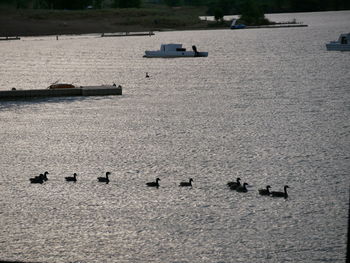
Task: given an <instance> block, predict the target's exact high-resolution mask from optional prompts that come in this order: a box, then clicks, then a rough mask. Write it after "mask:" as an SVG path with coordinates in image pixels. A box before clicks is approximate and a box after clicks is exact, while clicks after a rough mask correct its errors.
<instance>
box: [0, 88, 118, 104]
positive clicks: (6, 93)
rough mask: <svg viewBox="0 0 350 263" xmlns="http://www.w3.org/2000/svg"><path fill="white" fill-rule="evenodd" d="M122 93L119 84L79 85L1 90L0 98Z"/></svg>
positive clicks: (13, 98)
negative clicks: (60, 87) (57, 87)
mask: <svg viewBox="0 0 350 263" xmlns="http://www.w3.org/2000/svg"><path fill="white" fill-rule="evenodd" d="M110 95H122V87H121V86H113V85H103V86H80V87H74V88H66V89H32V90H2V91H0V100H17V99H18V100H20V99H31V98H38V97H40V98H43V97H71V96H110Z"/></svg>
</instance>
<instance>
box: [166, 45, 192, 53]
mask: <svg viewBox="0 0 350 263" xmlns="http://www.w3.org/2000/svg"><path fill="white" fill-rule="evenodd" d="M160 50H161V51H163V52H167V51H186V48H183V47H182V44H162V45H161V46H160Z"/></svg>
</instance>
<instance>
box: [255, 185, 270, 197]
mask: <svg viewBox="0 0 350 263" xmlns="http://www.w3.org/2000/svg"><path fill="white" fill-rule="evenodd" d="M269 188H271V186H269V185H267V186H266V189H259V190H258V191H259V195H270V189H269Z"/></svg>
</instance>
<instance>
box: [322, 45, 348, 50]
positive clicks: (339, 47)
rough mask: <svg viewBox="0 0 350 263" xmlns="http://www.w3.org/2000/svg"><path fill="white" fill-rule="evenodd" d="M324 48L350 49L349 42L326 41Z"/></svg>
mask: <svg viewBox="0 0 350 263" xmlns="http://www.w3.org/2000/svg"><path fill="white" fill-rule="evenodd" d="M326 48H327V50H328V51H350V44H339V43H328V44H326Z"/></svg>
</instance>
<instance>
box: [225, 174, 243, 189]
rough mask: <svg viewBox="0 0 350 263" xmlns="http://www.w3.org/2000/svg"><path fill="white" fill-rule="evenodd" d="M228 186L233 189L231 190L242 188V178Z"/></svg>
mask: <svg viewBox="0 0 350 263" xmlns="http://www.w3.org/2000/svg"><path fill="white" fill-rule="evenodd" d="M227 186H229V187H230V188H231V190H236V189H237V187H239V186H241V178H239V177H238V178H237V179H236V182H228V183H227Z"/></svg>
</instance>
